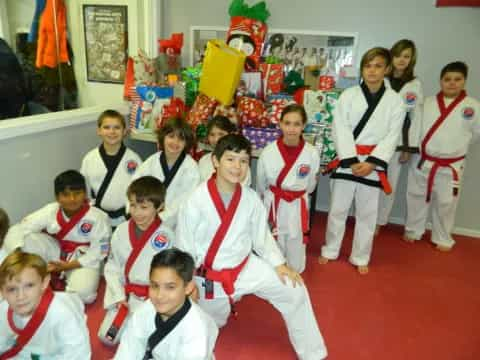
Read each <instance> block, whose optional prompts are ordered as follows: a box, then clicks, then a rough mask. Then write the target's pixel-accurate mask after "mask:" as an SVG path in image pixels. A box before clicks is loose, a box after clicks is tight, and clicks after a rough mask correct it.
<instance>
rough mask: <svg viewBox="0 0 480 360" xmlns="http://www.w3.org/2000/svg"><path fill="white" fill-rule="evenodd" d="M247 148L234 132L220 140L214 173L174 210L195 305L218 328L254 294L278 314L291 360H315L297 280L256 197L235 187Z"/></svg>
mask: <svg viewBox="0 0 480 360" xmlns="http://www.w3.org/2000/svg"><path fill="white" fill-rule="evenodd" d="M250 152H251V147H250V143H249V142H248V140H247V139H245V138H244V137H243V136H241V135H234V134H230V135H227V136H224V137H223V138H222V139H220V141H219V142H218V144H217V146H216V147H215V150H214V152H213V156H212V160H213V164H214V166H215V169H216V175H215V176H212V177H211V178H210V179H209V180H208V181H207V182H204V183H202V184H201V185H200V186H199V187H198V188H197V189H196V190H195V191H194V192H193V193H192V195H191V196H190V198H189V199H188V200H187V201H186V202H185V203H184V204H183V205H182V206H181V208H180V211H179V216H178V226H177V237H176V241H177V244H178V246H179V247H180V248H181V249H183V250H185V251H187V252H188V253H190V254H191V255H192V256H193V258H194V260H195V265H196V266H197V268H198V275H199V276H196V278H195V280H196V282H197V286H198V289H199V293H200V298H199V304H200V306H201V307H202V308H203V309H204V310H205V311H207V313H209V314H210V315H211V316H212V317H213V318H214V319H215V322H216V323H217V325H218V326H223V325H225V324H226V322H227V319H228V316H229V314H230V313H231V312H233V305H234V302H235V301H238V300H239V299H240V298H241V297H242V296H243V295H247V294H255V295H257V296H259V297H261V298H263V299H265V300H267V301H268V302H270V303H271V304H272V305H273V306H274V307H275V308H276V309H277V310H278V311H280V313H281V314H282V317H283V319H284V321H285V323H286V326H287V329H288V333H289V336H290V341H291V343H292V345H293V346H294V348H295V351H296V353H297V356H298V357H299V359H301V360H306V359H309V360H319V359H323V358H325V357H326V356H327V350H326V348H325V345H324V343H323V339H322V336H321V334H320V331H319V329H318V325H317V322H316V320H315V315H314V313H313V309H312V306H311V304H310V297H309V295H308V292H307V290H306V287H305V286H304V285H303V281H302V278H301V276H300V274H298V273H297V272H296V271H294V270H292V269H291V268H289V267H288V266H287V265H285V258H284V257H283V256H282V253H281V252H280V250H279V248H278V247H277V244H276V243H275V240H274V239H273V237H272V235H271V233H270V230H269V227H268V222H267V213H266V210H265V208H264V206H263V204H262V202H261V200H260V198H259V197H258V195H257V194H256V193H255V191H253V190H252V189H250V188H248V187H244V186H241V185H240V182H241V179H243V178H244V176H245V174H246V171H247V169H248V166H249V161H250Z"/></svg>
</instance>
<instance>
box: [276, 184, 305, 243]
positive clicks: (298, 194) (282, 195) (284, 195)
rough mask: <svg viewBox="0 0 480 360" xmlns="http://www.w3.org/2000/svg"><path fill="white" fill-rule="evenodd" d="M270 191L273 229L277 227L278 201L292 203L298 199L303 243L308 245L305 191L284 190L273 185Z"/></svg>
mask: <svg viewBox="0 0 480 360" xmlns="http://www.w3.org/2000/svg"><path fill="white" fill-rule="evenodd" d="M270 191H271V192H272V193H273V206H272V207H270V221H271V222H272V223H273V225H274V227H275V228H276V227H277V212H278V206H279V204H280V200H284V201H286V202H292V201H294V200H296V199H300V219H301V220H302V232H303V243H304V244H306V243H308V236H307V233H308V209H307V202H306V201H305V197H304V195H305V193H306V191H305V190H301V191H292V190H284V189H282V188H280V187H278V186H274V185H270Z"/></svg>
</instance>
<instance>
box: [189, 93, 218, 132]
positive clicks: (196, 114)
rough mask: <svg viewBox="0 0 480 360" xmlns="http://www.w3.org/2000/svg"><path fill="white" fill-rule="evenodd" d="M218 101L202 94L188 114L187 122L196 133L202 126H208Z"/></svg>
mask: <svg viewBox="0 0 480 360" xmlns="http://www.w3.org/2000/svg"><path fill="white" fill-rule="evenodd" d="M217 105H218V101H217V100H215V99H213V98H210V97H208V96H207V95H205V94H202V93H200V94H199V95H198V96H197V98H196V99H195V103H194V104H193V106H192V108H191V109H190V111H189V112H188V115H187V122H188V123H189V124H190V125H191V126H192V128H193V130H194V131H195V130H196V128H197V126H198V125H200V124H207V122H208V119H209V118H210V117H211V116H212V115H213V112H214V111H215V108H216V107H217Z"/></svg>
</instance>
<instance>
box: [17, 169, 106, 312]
mask: <svg viewBox="0 0 480 360" xmlns="http://www.w3.org/2000/svg"><path fill="white" fill-rule="evenodd" d="M54 188H55V196H56V200H57V201H56V202H54V203H50V204H48V205H45V206H44V207H43V208H41V209H40V210H37V211H35V212H34V213H32V214H30V215H28V216H27V217H26V218H24V219H23V220H22V222H21V226H22V229H23V232H24V245H23V250H24V251H26V252H29V253H33V254H37V255H40V256H41V257H42V258H43V259H44V260H45V261H47V262H48V272H50V273H52V285H53V286H54V288H55V289H56V290H62V289H65V290H66V291H70V292H75V293H77V294H78V295H79V296H80V298H81V299H82V300H83V301H84V302H85V303H87V304H89V303H92V302H93V301H95V298H96V297H97V288H98V283H99V279H100V264H101V263H102V262H103V260H104V259H105V257H106V256H107V254H108V251H109V248H110V236H111V225H110V219H109V218H108V216H107V214H105V213H104V212H103V211H101V210H99V209H97V208H96V207H93V206H90V204H89V203H88V201H87V193H86V185H85V178H84V177H83V176H82V175H81V174H80V173H79V172H78V171H75V170H67V171H65V172H63V173H61V174H60V175H58V176H57V177H56V178H55V182H54Z"/></svg>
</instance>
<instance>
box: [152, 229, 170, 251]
mask: <svg viewBox="0 0 480 360" xmlns="http://www.w3.org/2000/svg"><path fill="white" fill-rule="evenodd" d="M150 243H151V244H152V247H153V248H154V249H155V250H163V249H164V248H166V247H167V245H168V239H167V237H166V236H165V235H164V234H162V233H157V234H155V235H153V236H152V239H151V240H150Z"/></svg>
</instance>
